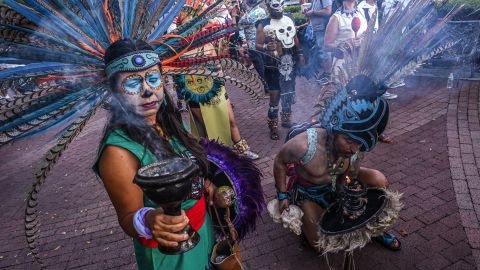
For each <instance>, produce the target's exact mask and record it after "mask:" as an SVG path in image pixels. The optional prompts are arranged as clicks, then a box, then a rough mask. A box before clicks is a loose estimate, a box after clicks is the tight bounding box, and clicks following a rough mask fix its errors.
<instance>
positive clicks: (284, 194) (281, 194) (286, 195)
mask: <svg viewBox="0 0 480 270" xmlns="http://www.w3.org/2000/svg"><path fill="white" fill-rule="evenodd" d="M288 198H290V194H289V193H288V192H278V194H277V199H278V200H279V201H283V200H285V199H288Z"/></svg>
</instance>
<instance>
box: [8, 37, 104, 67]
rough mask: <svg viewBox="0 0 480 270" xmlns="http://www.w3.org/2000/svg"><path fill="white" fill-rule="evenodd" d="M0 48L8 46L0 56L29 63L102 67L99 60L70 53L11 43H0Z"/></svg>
mask: <svg viewBox="0 0 480 270" xmlns="http://www.w3.org/2000/svg"><path fill="white" fill-rule="evenodd" d="M0 46H5V47H7V46H9V47H10V48H9V50H4V51H0V56H6V57H13V58H17V59H23V60H25V61H29V62H30V63H36V62H40V61H45V62H64V63H68V62H70V63H71V64H76V65H82V64H92V65H97V66H103V65H104V64H103V61H101V60H99V59H92V58H90V57H85V55H78V54H76V53H72V52H71V51H66V52H62V51H54V50H52V49H45V48H38V47H35V46H31V45H23V44H16V43H12V42H2V41H0Z"/></svg>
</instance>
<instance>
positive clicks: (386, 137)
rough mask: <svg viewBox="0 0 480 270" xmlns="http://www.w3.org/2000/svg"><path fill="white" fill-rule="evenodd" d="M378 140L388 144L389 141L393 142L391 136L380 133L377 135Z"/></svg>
mask: <svg viewBox="0 0 480 270" xmlns="http://www.w3.org/2000/svg"><path fill="white" fill-rule="evenodd" d="M378 141H379V142H383V143H388V144H390V143H393V138H392V137H389V136H387V135H383V134H382V135H380V136H378Z"/></svg>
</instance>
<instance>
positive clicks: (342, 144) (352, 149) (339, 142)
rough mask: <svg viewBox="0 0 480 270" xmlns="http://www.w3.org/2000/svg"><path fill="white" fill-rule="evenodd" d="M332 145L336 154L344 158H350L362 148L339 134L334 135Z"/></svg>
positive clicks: (357, 143) (352, 140) (354, 141)
mask: <svg viewBox="0 0 480 270" xmlns="http://www.w3.org/2000/svg"><path fill="white" fill-rule="evenodd" d="M333 144H334V147H335V150H336V151H337V153H338V154H339V155H340V156H342V157H344V158H350V157H351V156H352V155H354V154H355V153H357V152H358V151H360V148H361V147H362V144H361V143H359V142H357V141H356V140H354V139H352V138H350V137H348V136H347V135H345V134H341V133H337V134H335V139H334V142H333Z"/></svg>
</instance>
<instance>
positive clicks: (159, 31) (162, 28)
mask: <svg viewBox="0 0 480 270" xmlns="http://www.w3.org/2000/svg"><path fill="white" fill-rule="evenodd" d="M185 2H186V0H180V1H179V2H178V3H177V4H176V5H175V6H174V7H173V8H172V9H171V10H170V12H169V13H168V14H167V15H166V17H165V18H164V19H163V21H162V22H161V23H160V24H159V25H158V26H157V28H156V29H155V30H154V31H153V33H152V34H151V35H150V36H149V37H148V38H147V42H151V41H154V40H156V39H157V38H159V36H161V35H163V34H165V32H166V31H167V29H168V27H169V26H170V25H171V24H172V22H173V20H174V19H175V18H176V17H177V16H178V14H179V13H180V10H181V9H182V7H183V6H184V5H185ZM165 10H166V9H165Z"/></svg>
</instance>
